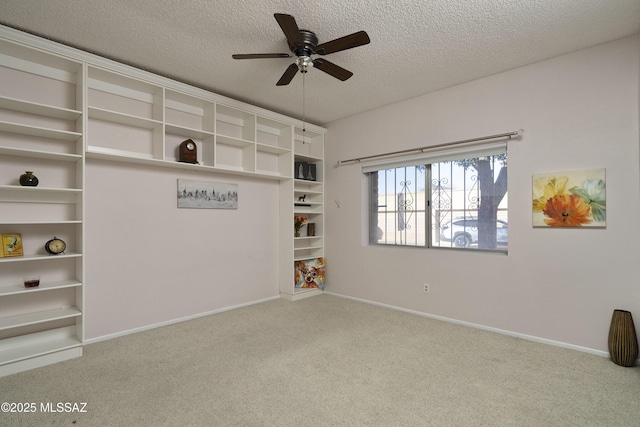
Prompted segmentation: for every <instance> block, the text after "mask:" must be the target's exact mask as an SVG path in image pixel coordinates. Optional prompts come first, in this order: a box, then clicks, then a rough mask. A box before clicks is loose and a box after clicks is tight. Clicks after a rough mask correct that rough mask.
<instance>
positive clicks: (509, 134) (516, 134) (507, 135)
mask: <svg viewBox="0 0 640 427" xmlns="http://www.w3.org/2000/svg"><path fill="white" fill-rule="evenodd" d="M523 133H524V130H523V129H520V130H517V131H515V132H506V133H500V134H497V135H490V136H481V137H479V138H471V139H464V140H462V141H453V142H445V143H444V144H436V145H429V146H426V147H420V148H409V149H407V150H400V151H393V152H391V153H385V154H374V155H371V156H365V157H356V158H354V159H349V160H338V165H344V164H345V163H355V162H361V161H362V160H370V159H377V158H379V157H387V156H396V155H398V154H406V153H413V152H424V151H426V150H433V149H435V148H442V147H449V146H451V145H459V144H468V143H470V142H478V141H487V140H490V139H498V138H509V139H511V138H514V137H519V136H521V135H522V134H523Z"/></svg>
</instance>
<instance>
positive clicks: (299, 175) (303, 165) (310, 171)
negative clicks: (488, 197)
mask: <svg viewBox="0 0 640 427" xmlns="http://www.w3.org/2000/svg"><path fill="white" fill-rule="evenodd" d="M294 166H295V168H294V178H295V179H303V180H305V181H316V180H317V177H318V176H317V175H316V165H315V163H307V162H295V165H294Z"/></svg>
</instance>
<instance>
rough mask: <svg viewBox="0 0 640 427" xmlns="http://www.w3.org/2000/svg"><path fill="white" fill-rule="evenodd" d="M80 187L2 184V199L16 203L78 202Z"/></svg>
mask: <svg viewBox="0 0 640 427" xmlns="http://www.w3.org/2000/svg"><path fill="white" fill-rule="evenodd" d="M81 194H82V190H81V189H78V188H47V187H23V186H19V185H0V200H2V201H3V202H16V203H70V204H74V203H78V196H79V195H81Z"/></svg>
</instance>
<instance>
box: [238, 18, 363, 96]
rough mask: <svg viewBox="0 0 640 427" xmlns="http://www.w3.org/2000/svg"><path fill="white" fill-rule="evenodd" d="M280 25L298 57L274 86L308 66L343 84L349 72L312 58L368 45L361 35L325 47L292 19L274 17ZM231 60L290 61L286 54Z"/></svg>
mask: <svg viewBox="0 0 640 427" xmlns="http://www.w3.org/2000/svg"><path fill="white" fill-rule="evenodd" d="M273 16H274V17H275V18H276V21H278V24H280V28H282V32H283V33H284V35H285V36H286V37H287V42H288V43H289V49H290V50H291V52H293V54H294V55H295V56H296V57H297V59H296V61H295V62H294V63H293V64H291V65H289V67H288V68H287V69H286V70H285V72H284V74H283V75H282V77H280V80H278V83H276V86H284V85H288V84H289V83H290V82H291V80H293V78H294V77H295V75H296V74H297V73H298V71H300V72H301V73H306V72H307V68H308V67H309V66H311V65H313V67H315V68H317V69H319V70H320V71H324V72H325V73H327V74H329V75H331V76H333V77H335V78H336V79H338V80H342V81H345V80H347V79H348V78H349V77H351V76H352V75H353V73H352V72H351V71H349V70H345V69H344V68H342V67H340V66H338V65H336V64H334V63H333V62H329V61H327V60H326V59H323V58H315V59H314V58H312V55H322V56H324V55H328V54H330V53H335V52H340V51H342V50H347V49H351V48H354V47H358V46H362V45H365V44H368V43H369V42H370V41H371V40H369V36H368V35H367V33H366V32H364V31H358V32H357V33H353V34H350V35H348V36H344V37H340V38H338V39H335V40H331V41H329V42H326V43H321V44H318V38H317V37H316V35H315V33H313V32H312V31H309V30H302V29H299V28H298V24H296V20H295V18H294V17H293V16H291V15H287V14H284V13H275V14H274V15H273ZM232 57H233V58H234V59H263V58H290V57H291V55H290V54H288V53H249V54H235V55H232Z"/></svg>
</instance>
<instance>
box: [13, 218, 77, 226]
mask: <svg viewBox="0 0 640 427" xmlns="http://www.w3.org/2000/svg"><path fill="white" fill-rule="evenodd" d="M65 224H82V221H81V220H79V219H71V220H62V221H0V225H65Z"/></svg>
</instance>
